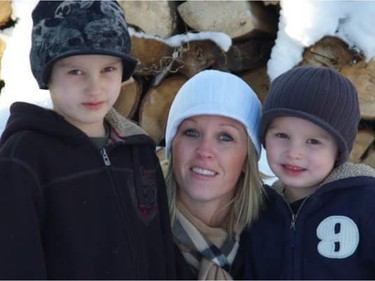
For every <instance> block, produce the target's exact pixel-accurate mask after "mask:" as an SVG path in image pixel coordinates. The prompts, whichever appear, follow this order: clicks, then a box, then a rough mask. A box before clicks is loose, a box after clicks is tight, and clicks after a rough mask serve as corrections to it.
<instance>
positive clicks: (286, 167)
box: [265, 117, 338, 202]
mask: <svg viewBox="0 0 375 281" xmlns="http://www.w3.org/2000/svg"><path fill="white" fill-rule="evenodd" d="M265 142H266V155H267V160H268V164H269V166H270V168H271V170H272V171H273V172H274V173H275V175H276V176H277V177H278V178H279V180H280V181H281V182H282V183H284V184H285V185H286V198H287V199H288V201H290V202H293V201H295V200H298V199H301V198H304V197H306V196H308V195H310V194H311V193H313V192H314V191H315V190H317V189H318V185H319V183H321V182H322V181H323V180H324V179H325V178H326V177H327V176H328V174H329V173H330V172H331V171H332V169H333V167H334V164H335V160H336V157H337V153H338V146H337V144H336V142H335V140H334V138H333V137H332V136H331V135H330V134H329V133H328V132H327V131H325V130H324V129H322V128H321V127H319V126H317V125H315V124H314V123H312V122H310V121H307V120H305V119H301V118H296V117H278V118H275V119H274V120H273V121H272V122H271V124H270V126H269V128H268V130H267V133H266V137H265Z"/></svg>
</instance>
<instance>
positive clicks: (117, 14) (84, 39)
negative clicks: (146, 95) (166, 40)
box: [30, 0, 137, 89]
mask: <svg viewBox="0 0 375 281" xmlns="http://www.w3.org/2000/svg"><path fill="white" fill-rule="evenodd" d="M32 19H33V29H32V38H31V50H30V63H31V70H32V72H33V74H34V76H35V78H36V80H37V82H38V84H39V88H41V89H48V82H49V81H48V80H49V76H50V72H51V69H52V66H53V64H54V63H55V62H56V61H57V60H60V59H63V58H66V57H69V56H74V55H89V54H92V55H94V54H96V55H110V56H116V57H120V58H122V61H123V66H124V70H123V77H122V80H123V81H125V80H127V79H128V78H130V76H131V75H132V73H133V71H134V69H135V66H136V64H137V61H136V60H135V59H134V58H133V57H132V56H131V55H130V47H131V42H130V36H129V33H128V25H127V23H126V20H125V15H124V11H123V10H122V8H121V6H120V5H119V3H118V2H117V1H109V0H103V1H95V0H94V1H93V0H85V1H83V0H66V1H44V0H40V1H39V3H38V4H37V5H36V7H35V8H34V10H33V12H32Z"/></svg>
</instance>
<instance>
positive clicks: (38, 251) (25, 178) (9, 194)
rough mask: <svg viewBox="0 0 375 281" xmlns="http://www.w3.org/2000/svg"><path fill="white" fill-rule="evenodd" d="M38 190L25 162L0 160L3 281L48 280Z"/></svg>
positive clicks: (0, 224) (0, 243)
mask: <svg viewBox="0 0 375 281" xmlns="http://www.w3.org/2000/svg"><path fill="white" fill-rule="evenodd" d="M38 188H39V186H38V182H37V180H36V177H35V176H34V174H33V172H32V171H31V170H30V168H29V167H28V166H27V165H25V163H24V162H22V161H20V160H17V159H14V158H7V157H0V249H1V250H0V277H1V279H46V278H47V276H46V269H45V262H44V256H43V248H42V247H43V246H42V242H41V231H40V229H41V226H40V216H41V215H40V212H41V211H40V210H41V208H40V202H41V200H40V197H41V192H40V190H39V191H38ZM38 202H39V203H38ZM38 209H39V212H38ZM38 213H39V215H38ZM38 217H39V219H38Z"/></svg>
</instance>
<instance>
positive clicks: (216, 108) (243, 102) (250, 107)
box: [165, 70, 262, 159]
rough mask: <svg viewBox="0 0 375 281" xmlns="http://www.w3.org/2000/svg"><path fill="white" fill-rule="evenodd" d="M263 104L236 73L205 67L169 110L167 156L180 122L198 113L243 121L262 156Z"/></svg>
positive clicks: (191, 79)
mask: <svg viewBox="0 0 375 281" xmlns="http://www.w3.org/2000/svg"><path fill="white" fill-rule="evenodd" d="M261 107H262V106H261V103H260V101H259V99H258V97H257V95H256V94H255V92H254V91H253V90H252V89H251V88H250V86H249V85H248V84H247V83H246V82H245V81H243V80H242V79H241V78H239V77H238V76H236V75H233V74H231V73H228V72H223V71H218V70H204V71H202V72H200V73H198V74H196V75H194V76H193V77H192V78H190V79H189V80H188V81H187V82H186V83H185V84H184V85H183V86H182V87H181V88H180V90H179V91H178V93H177V95H176V97H175V99H174V100H173V103H172V105H171V108H170V110H169V115H168V121H167V128H166V134H165V150H166V155H167V157H168V156H169V154H170V152H171V147H172V142H173V139H174V137H175V135H176V132H177V129H178V127H179V126H180V124H181V123H182V122H183V121H184V120H185V119H186V118H190V117H193V116H197V115H220V116H224V117H229V118H232V119H234V120H237V121H238V122H240V123H241V124H242V125H243V126H244V127H245V128H246V130H247V133H248V135H249V137H250V139H251V141H252V143H253V144H254V147H255V149H256V151H257V154H258V159H259V157H260V152H261V146H260V139H259V128H260V121H261V120H260V118H261V111H262V110H261Z"/></svg>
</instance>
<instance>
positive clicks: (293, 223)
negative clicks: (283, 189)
mask: <svg viewBox="0 0 375 281" xmlns="http://www.w3.org/2000/svg"><path fill="white" fill-rule="evenodd" d="M307 199H308V197H306V198H305V199H304V200H303V202H302V203H301V205H300V206H299V208H298V210H297V212H296V213H294V212H293V210H292V208H291V207H290V204H289V203H288V202H287V201H286V200H285V199H284V200H285V202H286V203H287V206H288V209H289V211H290V213H291V214H292V218H291V222H290V227H289V228H290V229H291V231H292V232H291V236H292V244H291V251H292V276H291V278H292V279H295V278H296V277H297V276H295V275H296V264H295V262H296V261H297V260H298V259H296V257H295V243H296V223H297V218H298V215H299V213H300V212H301V210H302V207H303V205H305V202H306V201H307Z"/></svg>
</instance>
